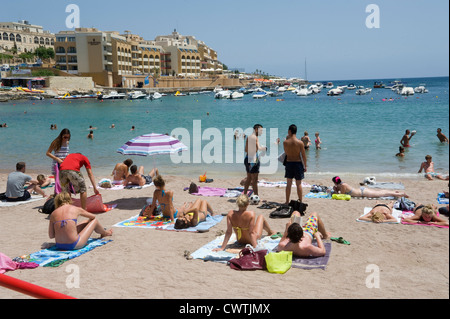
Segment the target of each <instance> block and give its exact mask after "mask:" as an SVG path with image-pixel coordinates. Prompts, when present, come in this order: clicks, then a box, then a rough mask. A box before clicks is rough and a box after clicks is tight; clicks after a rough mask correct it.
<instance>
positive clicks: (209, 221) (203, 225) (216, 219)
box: [161, 215, 224, 233]
mask: <svg viewBox="0 0 450 319" xmlns="http://www.w3.org/2000/svg"><path fill="white" fill-rule="evenodd" d="M223 218H224V216H222V215H215V216H211V215H208V216H206V220H205V221H202V222H200V223H199V224H198V225H197V226H195V227H189V228H183V229H175V224H170V225H168V226H167V227H166V228H162V229H161V230H169V231H177V232H193V233H204V232H206V231H208V230H209V229H211V228H212V227H214V226H216V225H217V224H218V223H220V222H221V221H222V219H223Z"/></svg>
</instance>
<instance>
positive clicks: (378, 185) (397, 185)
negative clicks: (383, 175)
mask: <svg viewBox="0 0 450 319" xmlns="http://www.w3.org/2000/svg"><path fill="white" fill-rule="evenodd" d="M365 186H366V187H369V188H381V189H405V185H403V184H402V183H391V182H377V183H375V184H367V185H365Z"/></svg>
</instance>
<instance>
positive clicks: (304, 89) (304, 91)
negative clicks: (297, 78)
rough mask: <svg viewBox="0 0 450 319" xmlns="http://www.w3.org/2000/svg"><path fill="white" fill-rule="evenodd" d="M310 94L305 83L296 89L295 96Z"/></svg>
mask: <svg viewBox="0 0 450 319" xmlns="http://www.w3.org/2000/svg"><path fill="white" fill-rule="evenodd" d="M311 94H312V91H311V90H310V89H309V88H308V86H307V85H305V84H302V85H300V87H299V89H298V91H297V96H308V95H311Z"/></svg>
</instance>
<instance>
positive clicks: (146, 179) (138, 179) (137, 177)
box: [123, 165, 159, 187]
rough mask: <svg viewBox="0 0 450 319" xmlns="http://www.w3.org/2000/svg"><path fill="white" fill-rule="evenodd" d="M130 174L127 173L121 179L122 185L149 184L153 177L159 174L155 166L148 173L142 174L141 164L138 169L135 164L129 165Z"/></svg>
mask: <svg viewBox="0 0 450 319" xmlns="http://www.w3.org/2000/svg"><path fill="white" fill-rule="evenodd" d="M130 173H131V174H130V175H128V176H127V177H126V178H125V180H124V181H123V185H124V186H128V185H135V186H141V187H142V186H144V185H150V184H151V183H152V181H153V178H154V177H155V176H157V175H159V171H158V169H157V168H154V169H152V171H151V172H150V173H149V174H148V175H144V167H143V166H141V167H139V169H138V168H137V166H136V165H133V166H131V167H130Z"/></svg>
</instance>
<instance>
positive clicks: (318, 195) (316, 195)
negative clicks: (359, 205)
mask: <svg viewBox="0 0 450 319" xmlns="http://www.w3.org/2000/svg"><path fill="white" fill-rule="evenodd" d="M305 198H325V199H331V198H332V197H331V194H330V193H325V192H319V193H314V192H309V193H308V194H306V195H305ZM352 199H376V200H394V199H395V197H374V198H372V197H354V196H352Z"/></svg>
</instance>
